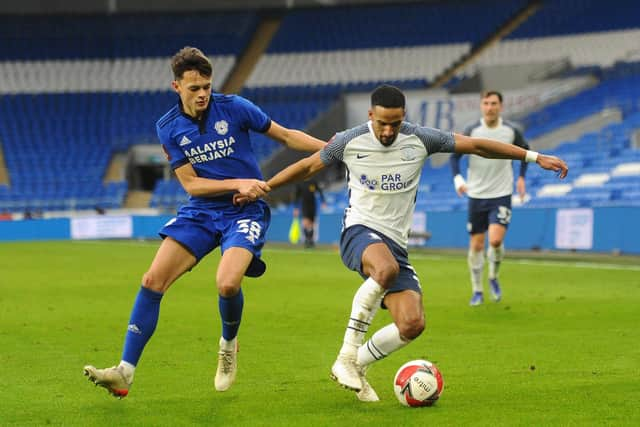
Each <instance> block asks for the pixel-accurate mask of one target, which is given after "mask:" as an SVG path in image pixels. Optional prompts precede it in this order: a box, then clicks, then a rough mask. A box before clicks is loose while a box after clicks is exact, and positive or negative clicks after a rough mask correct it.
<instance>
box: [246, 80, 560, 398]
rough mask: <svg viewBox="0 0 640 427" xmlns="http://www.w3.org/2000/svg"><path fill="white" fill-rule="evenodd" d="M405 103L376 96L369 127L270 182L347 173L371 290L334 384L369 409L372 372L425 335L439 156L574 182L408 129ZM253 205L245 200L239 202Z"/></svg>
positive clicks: (438, 134)
mask: <svg viewBox="0 0 640 427" xmlns="http://www.w3.org/2000/svg"><path fill="white" fill-rule="evenodd" d="M404 117H405V97H404V94H403V93H402V92H401V91H400V90H399V89H398V88H396V87H393V86H388V85H383V86H380V87H378V88H377V89H376V90H374V91H373V93H372V94H371V109H370V110H369V121H368V122H366V123H363V124H361V125H359V126H356V127H354V128H352V129H349V130H346V131H344V132H340V133H338V134H336V135H335V137H334V138H333V139H332V140H331V142H330V143H329V144H327V146H326V147H325V148H324V149H322V150H321V151H320V152H318V153H316V154H314V155H312V156H309V157H307V158H305V159H302V160H300V161H299V162H297V163H294V164H293V165H291V166H289V167H288V168H286V169H284V170H283V171H281V172H280V173H278V174H277V175H276V176H274V177H273V178H271V179H270V180H269V181H268V186H269V187H270V188H272V189H274V188H277V187H280V186H282V185H284V184H287V183H289V182H292V181H300V180H303V179H305V178H308V177H310V176H312V175H313V174H315V173H316V172H318V171H320V170H321V169H323V168H325V167H326V166H328V165H330V164H333V163H335V162H342V163H344V164H345V166H346V168H347V180H348V182H347V184H348V187H349V206H348V207H347V208H346V209H345V216H344V227H343V230H342V235H341V238H340V254H341V256H342V260H343V262H344V264H345V265H346V266H347V267H348V268H350V269H352V270H355V271H357V272H358V273H360V275H361V276H362V278H363V279H364V283H362V285H360V287H359V288H358V290H357V291H356V294H355V296H354V298H353V302H352V307H351V313H350V315H349V320H348V322H347V329H346V332H345V335H344V340H343V345H342V348H341V349H340V352H339V354H338V357H337V360H336V362H335V363H334V364H333V366H332V368H331V377H332V378H333V379H334V380H335V381H337V382H338V383H339V384H340V385H342V386H343V387H345V388H347V389H351V390H355V391H356V392H357V396H358V398H359V399H360V400H362V401H368V402H371V401H377V400H379V399H378V396H377V394H376V392H375V391H374V390H373V388H372V387H371V386H370V384H369V383H368V382H367V380H366V377H365V371H366V369H367V367H368V366H369V365H370V364H371V363H373V362H375V361H377V360H381V359H383V358H385V357H386V356H388V355H389V354H390V353H391V352H393V351H396V350H398V349H400V348H402V347H404V346H405V345H407V344H408V343H410V342H411V341H412V340H414V339H415V338H417V337H418V336H419V335H420V334H421V333H422V331H423V330H424V327H425V317H424V310H423V305H422V288H421V286H420V281H419V279H418V275H417V273H416V271H415V270H414V269H413V267H412V266H411V264H410V263H409V258H408V252H407V240H408V235H409V229H410V226H411V223H412V217H413V211H414V208H415V199H416V192H417V190H418V183H419V180H420V173H421V171H422V167H423V165H424V162H425V160H426V159H427V157H428V156H429V155H431V154H433V153H437V152H457V153H465V154H477V155H482V156H492V157H497V158H509V159H524V158H525V156H527V158H529V159H531V161H537V163H538V164H539V165H540V166H541V167H543V168H545V169H551V170H555V171H560V176H561V177H564V176H565V175H566V174H567V166H566V165H565V163H564V162H563V161H562V160H560V159H558V158H556V157H552V156H545V155H542V154H540V155H538V153H533V152H528V151H526V150H523V149H522V148H519V147H516V146H513V145H507V144H502V143H500V142H497V141H491V140H489V139H482V138H470V137H467V136H464V135H458V134H453V133H450V132H442V131H440V130H437V129H432V128H426V127H421V126H417V125H414V124H411V123H408V122H405V121H404ZM242 201H246V197H240V196H238V197H237V198H236V202H242ZM380 306H382V307H383V308H385V309H388V310H389V313H390V314H391V317H392V319H393V322H392V323H390V324H388V325H386V326H384V327H383V328H381V329H379V330H378V331H376V332H375V333H374V334H373V335H372V336H371V337H370V338H369V340H368V341H367V342H366V343H364V344H363V341H364V338H365V335H366V333H367V331H368V328H369V325H370V324H371V321H372V320H373V317H374V315H375V313H376V311H377V309H378V307H380Z"/></svg>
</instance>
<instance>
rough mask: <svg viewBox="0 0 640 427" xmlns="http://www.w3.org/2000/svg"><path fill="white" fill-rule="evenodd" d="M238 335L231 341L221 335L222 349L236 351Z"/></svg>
mask: <svg viewBox="0 0 640 427" xmlns="http://www.w3.org/2000/svg"><path fill="white" fill-rule="evenodd" d="M237 340H238V337H234V338H233V339H232V340H231V341H227V340H225V339H224V337H220V341H219V344H220V350H223V351H235V350H236V341H237Z"/></svg>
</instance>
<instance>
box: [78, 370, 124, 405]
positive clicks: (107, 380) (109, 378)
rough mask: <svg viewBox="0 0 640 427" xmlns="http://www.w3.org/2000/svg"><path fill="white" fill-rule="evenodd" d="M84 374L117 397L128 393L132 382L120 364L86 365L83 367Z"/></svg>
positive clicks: (119, 397)
mask: <svg viewBox="0 0 640 427" xmlns="http://www.w3.org/2000/svg"><path fill="white" fill-rule="evenodd" d="M84 375H85V376H87V377H89V381H91V382H93V383H94V384H95V385H99V386H100V387H104V388H106V389H107V391H108V392H109V393H111V395H113V396H114V397H117V398H118V399H122V398H123V397H126V396H127V394H129V388H131V384H132V382H131V381H129V380H128V379H127V377H126V376H125V374H124V371H123V369H122V367H120V366H113V367H111V368H105V369H98V368H96V367H95V366H91V365H87V366H85V367H84Z"/></svg>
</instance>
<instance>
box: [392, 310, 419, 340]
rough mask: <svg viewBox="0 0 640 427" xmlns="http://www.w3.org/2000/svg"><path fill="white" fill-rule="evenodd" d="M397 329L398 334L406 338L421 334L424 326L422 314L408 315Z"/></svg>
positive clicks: (416, 336) (410, 338) (409, 338)
mask: <svg viewBox="0 0 640 427" xmlns="http://www.w3.org/2000/svg"><path fill="white" fill-rule="evenodd" d="M397 326H398V330H399V331H400V335H401V336H403V337H404V338H406V339H408V340H414V339H416V338H418V337H419V336H420V334H422V332H423V331H424V327H425V321H424V316H415V317H410V318H407V319H405V320H403V321H402V322H400V324H399V325H397Z"/></svg>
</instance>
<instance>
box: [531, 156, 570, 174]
mask: <svg viewBox="0 0 640 427" xmlns="http://www.w3.org/2000/svg"><path fill="white" fill-rule="evenodd" d="M536 163H537V164H539V165H540V167H541V168H542V169H547V170H552V171H554V172H558V177H559V178H560V179H563V178H565V177H566V176H567V174H568V173H569V167H568V166H567V164H566V163H565V162H564V160H562V159H560V158H558V157H556V156H547V155H545V154H539V155H538V159H537V160H536Z"/></svg>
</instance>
